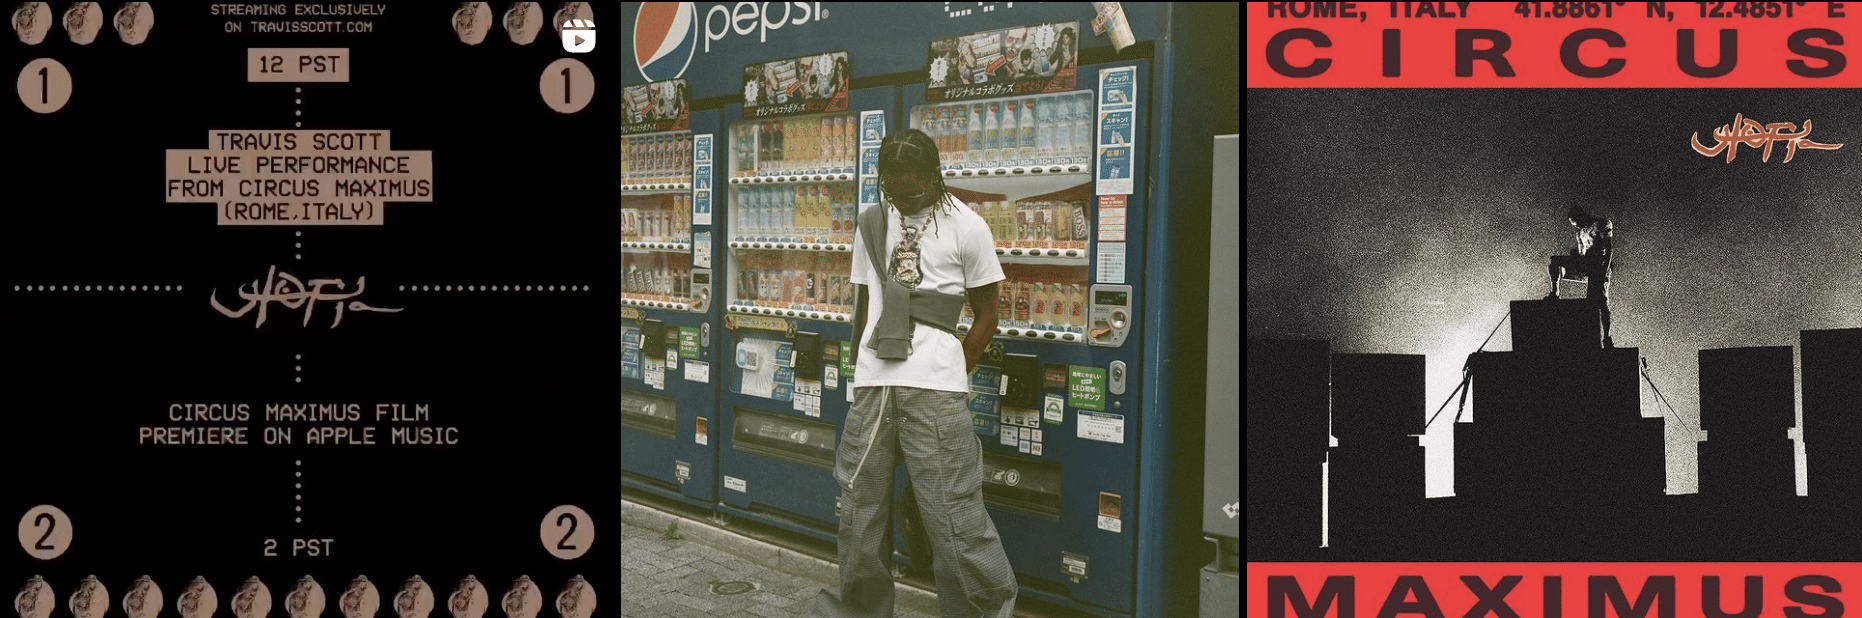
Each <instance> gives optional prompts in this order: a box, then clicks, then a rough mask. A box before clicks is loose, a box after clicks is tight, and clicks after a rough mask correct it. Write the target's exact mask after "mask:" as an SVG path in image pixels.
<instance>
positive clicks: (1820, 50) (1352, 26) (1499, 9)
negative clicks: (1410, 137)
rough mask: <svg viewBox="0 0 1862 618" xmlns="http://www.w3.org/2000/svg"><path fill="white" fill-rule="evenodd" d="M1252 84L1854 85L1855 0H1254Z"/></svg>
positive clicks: (1858, 76)
mask: <svg viewBox="0 0 1862 618" xmlns="http://www.w3.org/2000/svg"><path fill="white" fill-rule="evenodd" d="M1246 6H1247V11H1248V13H1247V18H1246V20H1245V21H1246V23H1247V26H1248V51H1247V56H1248V65H1247V76H1248V87H1249V88H1509V87H1510V88H1838V87H1847V88H1853V87H1858V86H1862V68H1852V67H1850V66H1849V65H1850V62H1849V56H1850V55H1852V54H1851V53H1850V52H1849V51H1848V50H1849V47H1848V45H1850V44H1853V43H1855V42H1857V41H1858V40H1862V22H1859V20H1862V6H1858V5H1855V4H1854V3H1844V2H1249V3H1246Z"/></svg>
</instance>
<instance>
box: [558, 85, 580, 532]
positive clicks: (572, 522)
mask: <svg viewBox="0 0 1862 618" xmlns="http://www.w3.org/2000/svg"><path fill="white" fill-rule="evenodd" d="M563 70H564V71H565V72H566V71H568V69H563ZM565 519H566V520H569V527H568V529H566V530H563V533H562V540H560V541H557V542H556V549H562V550H568V551H575V550H576V549H577V547H576V546H574V545H570V544H569V537H571V536H575V523H576V522H575V514H573V513H563V514H561V515H557V516H556V525H558V526H561V525H563V523H562V522H563V520H565Z"/></svg>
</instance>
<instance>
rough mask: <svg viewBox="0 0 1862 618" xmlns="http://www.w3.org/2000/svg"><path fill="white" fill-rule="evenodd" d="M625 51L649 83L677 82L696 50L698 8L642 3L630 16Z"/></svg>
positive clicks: (690, 3) (673, 4)
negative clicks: (630, 28)
mask: <svg viewBox="0 0 1862 618" xmlns="http://www.w3.org/2000/svg"><path fill="white" fill-rule="evenodd" d="M633 34H634V41H633V42H634V44H633V49H631V50H628V51H629V53H630V56H631V58H632V60H633V61H634V66H635V67H636V68H638V69H639V70H640V76H641V77H645V78H646V80H647V81H649V82H656V81H662V80H668V79H677V78H679V77H680V76H683V75H685V69H686V68H687V67H690V66H691V65H692V55H693V54H694V53H696V52H697V51H698V7H697V6H696V4H695V3H692V2H642V3H640V10H638V11H636V12H635V14H634V25H633Z"/></svg>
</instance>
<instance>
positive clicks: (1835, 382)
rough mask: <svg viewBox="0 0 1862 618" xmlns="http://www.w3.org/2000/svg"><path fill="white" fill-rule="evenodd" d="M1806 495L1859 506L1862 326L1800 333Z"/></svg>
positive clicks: (1861, 506) (1861, 487)
mask: <svg viewBox="0 0 1862 618" xmlns="http://www.w3.org/2000/svg"><path fill="white" fill-rule="evenodd" d="M1799 345H1800V346H1801V347H1802V352H1801V353H1802V361H1803V369H1802V370H1803V374H1804V379H1803V389H1804V435H1803V437H1802V439H1803V441H1804V458H1805V460H1806V461H1805V462H1804V463H1805V467H1806V468H1807V472H1808V474H1807V476H1808V477H1809V479H1808V480H1809V491H1810V498H1812V499H1814V500H1817V501H1818V502H1840V503H1845V504H1848V505H1849V506H1850V508H1851V510H1858V509H1862V328H1845V329H1840V330H1807V331H1803V332H1801V333H1799Z"/></svg>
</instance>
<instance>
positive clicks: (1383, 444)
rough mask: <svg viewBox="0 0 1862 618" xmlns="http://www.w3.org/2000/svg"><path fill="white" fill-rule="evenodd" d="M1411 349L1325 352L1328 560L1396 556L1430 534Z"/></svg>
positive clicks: (1417, 373)
mask: <svg viewBox="0 0 1862 618" xmlns="http://www.w3.org/2000/svg"><path fill="white" fill-rule="evenodd" d="M1425 362H1426V357H1424V356H1422V355H1419V354H1334V355H1332V436H1333V437H1335V438H1337V439H1338V446H1336V447H1333V448H1332V449H1331V451H1330V453H1328V455H1327V459H1328V461H1329V462H1330V463H1331V466H1330V470H1331V479H1332V482H1331V502H1330V511H1331V535H1330V538H1331V545H1330V546H1331V548H1332V551H1331V552H1330V553H1331V554H1332V555H1333V556H1335V557H1336V558H1348V559H1354V560H1375V559H1386V560H1402V559H1405V555H1406V554H1408V553H1410V552H1412V551H1413V550H1414V549H1415V548H1414V545H1415V542H1416V541H1417V540H1418V539H1420V538H1426V537H1427V536H1430V535H1429V534H1428V531H1427V528H1426V522H1423V521H1420V520H1421V518H1420V517H1419V516H1418V510H1419V507H1420V506H1421V504H1422V501H1423V498H1424V496H1425V495H1426V494H1427V487H1426V477H1427V470H1426V464H1425V463H1424V460H1423V447H1422V445H1421V444H1419V443H1417V440H1416V436H1418V435H1421V434H1422V432H1423V424H1424V422H1425V419H1424V414H1425V412H1424V408H1425V407H1426V402H1425V401H1424V388H1425V386H1426V376H1425V372H1424V368H1425Z"/></svg>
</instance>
